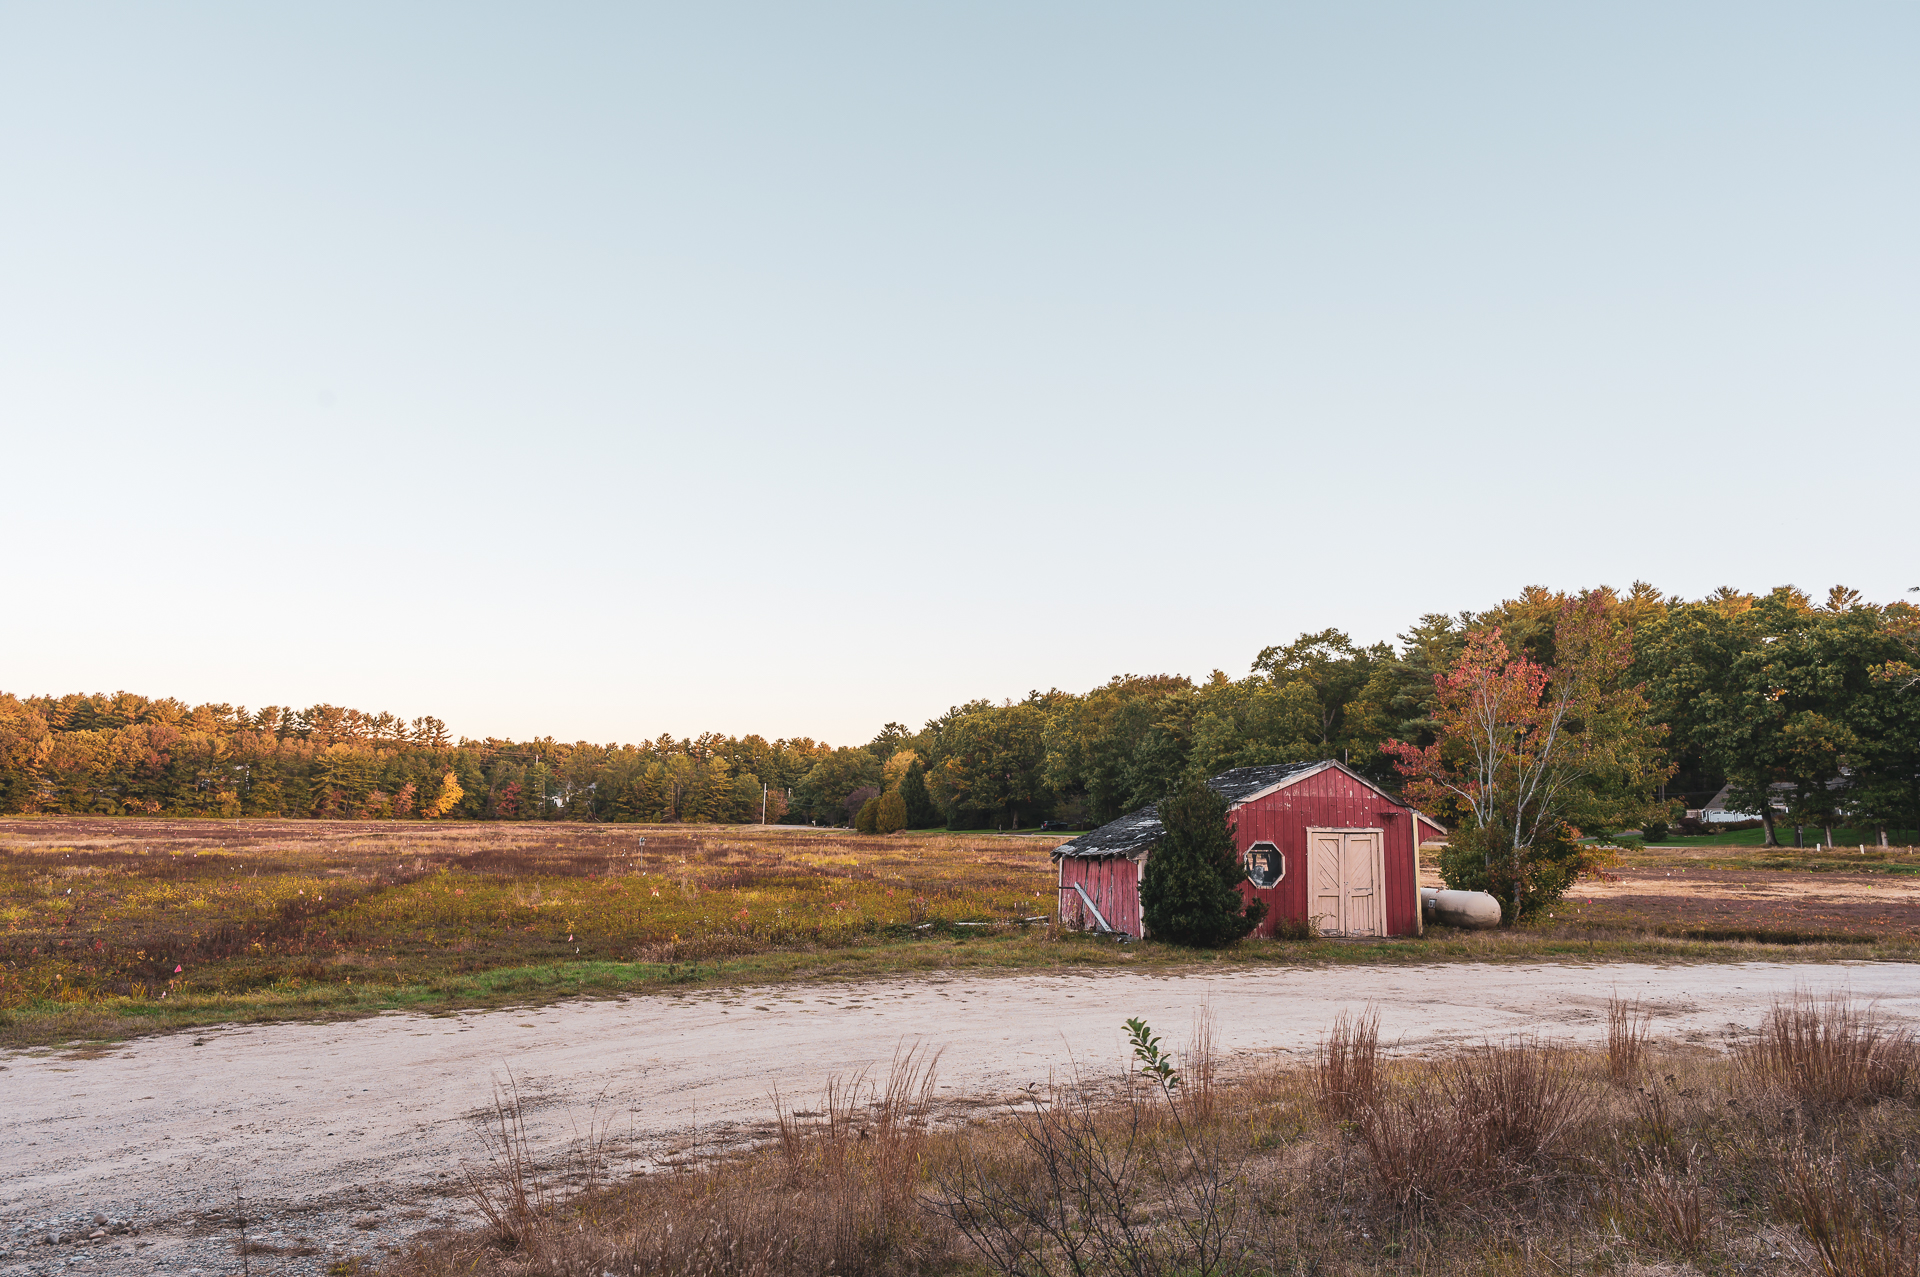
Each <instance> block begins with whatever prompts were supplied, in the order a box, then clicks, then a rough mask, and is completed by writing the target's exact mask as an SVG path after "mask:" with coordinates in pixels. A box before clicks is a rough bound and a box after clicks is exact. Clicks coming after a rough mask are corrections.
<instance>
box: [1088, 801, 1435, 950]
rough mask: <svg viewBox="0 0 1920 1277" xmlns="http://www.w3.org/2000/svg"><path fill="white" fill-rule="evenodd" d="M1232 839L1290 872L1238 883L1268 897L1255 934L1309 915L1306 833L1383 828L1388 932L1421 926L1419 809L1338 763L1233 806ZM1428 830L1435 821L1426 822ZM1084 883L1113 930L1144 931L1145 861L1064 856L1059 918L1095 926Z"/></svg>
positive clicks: (1404, 932)
mask: <svg viewBox="0 0 1920 1277" xmlns="http://www.w3.org/2000/svg"><path fill="white" fill-rule="evenodd" d="M1229 819H1231V820H1232V821H1233V822H1234V841H1235V842H1236V843H1237V844H1238V845H1239V847H1240V850H1241V851H1242V852H1243V853H1244V852H1245V851H1246V850H1247V848H1249V847H1251V846H1253V844H1254V843H1256V842H1270V843H1273V844H1274V845H1275V846H1277V847H1279V848H1280V852H1281V855H1282V856H1283V857H1284V858H1285V860H1286V865H1287V872H1286V875H1285V876H1284V877H1283V878H1281V880H1280V881H1279V882H1277V883H1275V884H1274V885H1273V886H1272V887H1268V888H1264V889H1262V888H1258V887H1255V886H1254V885H1253V884H1252V883H1250V882H1244V881H1243V882H1242V883H1241V884H1240V891H1241V894H1243V895H1245V896H1247V897H1249V898H1253V897H1258V898H1259V899H1262V900H1265V901H1266V902H1267V918H1266V920H1265V921H1264V922H1262V923H1261V925H1260V930H1259V932H1258V933H1257V934H1259V935H1264V936H1270V935H1272V934H1273V933H1274V928H1275V924H1277V923H1279V922H1281V921H1289V922H1294V923H1304V922H1305V921H1306V920H1307V830H1308V829H1378V830H1381V831H1382V832H1383V837H1382V839H1381V850H1382V852H1383V859H1384V860H1385V862H1386V864H1385V868H1386V881H1385V882H1384V883H1383V884H1381V885H1382V889H1383V890H1384V892H1385V894H1386V919H1387V934H1388V935H1390V936H1410V935H1415V934H1418V932H1419V930H1420V917H1419V912H1418V909H1419V906H1418V901H1417V897H1416V893H1415V886H1414V885H1415V883H1416V882H1417V881H1418V878H1417V876H1416V874H1415V864H1416V860H1415V844H1414V821H1415V817H1414V813H1413V812H1412V811H1411V810H1410V809H1408V808H1406V807H1402V806H1400V805H1399V804H1398V803H1395V802H1394V801H1393V800H1392V799H1390V798H1388V797H1386V795H1384V794H1382V793H1380V792H1379V791H1378V790H1376V789H1374V788H1372V787H1371V786H1369V785H1367V784H1366V783H1364V782H1363V781H1360V780H1358V779H1356V778H1354V777H1353V776H1350V775H1348V774H1347V773H1346V772H1344V771H1342V770H1340V769H1339V768H1338V767H1337V766H1336V767H1328V768H1326V769H1324V770H1322V771H1319V772H1315V773H1314V774H1312V775H1310V776H1306V777H1303V778H1301V779H1300V780H1297V781H1295V782H1294V783H1292V784H1291V785H1287V786H1286V787H1284V788H1282V789H1277V790H1275V791H1274V792H1272V793H1270V794H1267V795H1265V796H1263V797H1260V798H1256V799H1254V800H1252V801H1251V802H1247V803H1243V804H1241V805H1240V806H1238V807H1236V808H1234V809H1233V812H1232V814H1231V816H1230V817H1229ZM1422 823H1424V824H1426V825H1427V826H1428V827H1429V828H1430V829H1437V826H1434V825H1433V824H1432V822H1431V821H1425V820H1424V818H1423V819H1422ZM1076 883H1077V884H1078V885H1080V886H1082V887H1084V888H1086V892H1087V894H1088V895H1089V896H1091V897H1092V898H1093V903H1094V904H1095V905H1096V906H1097V907H1098V908H1099V910H1100V913H1101V914H1102V916H1104V917H1105V918H1106V920H1107V923H1108V925H1109V926H1111V927H1113V928H1114V930H1116V931H1124V932H1126V933H1128V934H1129V935H1135V936H1137V935H1139V934H1141V927H1140V866H1139V865H1138V864H1137V863H1135V862H1134V861H1131V860H1129V859H1127V858H1126V857H1125V856H1063V857H1061V859H1060V919H1061V921H1063V922H1065V923H1067V924H1069V925H1074V924H1078V925H1081V926H1087V927H1091V926H1093V925H1094V921H1093V919H1092V918H1091V917H1088V916H1086V907H1085V905H1084V904H1082V902H1081V900H1080V895H1079V893H1078V892H1076V891H1075V890H1074V889H1073V888H1074V885H1075V884H1076Z"/></svg>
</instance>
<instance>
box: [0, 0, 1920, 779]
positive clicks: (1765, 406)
mask: <svg viewBox="0 0 1920 1277" xmlns="http://www.w3.org/2000/svg"><path fill="white" fill-rule="evenodd" d="M1916 66H1920V9H1916V8H1915V7H1914V6H1913V5H1911V4H1885V5H1860V4H1838V5H1828V6H1817V7H1816V6H1791V7H1789V6H1784V5H1754V4H1738V5H1736V4H1696V5H1683V6H1676V5H1665V4H1663V5H1654V4H1627V5H1621V4H1609V5H1585V6H1545V5H1537V4H1518V3H1514V4H1465V3H1463V4H1457V5H1450V6H1437V5H1410V4H1401V5H1348V4H1315V5H1300V4H1294V5H1284V4H1281V5H1275V4H1260V5H1251V4H1248V5H1226V4H1219V5H1198V6H1196V5H1178V6H1176V5H1162V6H1146V5H1128V4H1122V5H1113V4H1075V5H1068V4H1053V5H1037V6H1036V5H1011V4H975V5H952V6H928V5H919V6H908V5H878V4H873V5H812V6H798V5H771V4H767V5H744V4H722V5H697V6H692V5H676V6H637V5H610V4H609V5H588V4H568V5H549V6H537V7H536V6H509V5H501V4H475V3H460V4H450V3H448V4H425V3H416V4H407V5H372V4H364V3H362V4H333V5H325V6H321V5H306V6H297V5H273V6H259V5H242V4H237V3H235V4H224V5H209V4H193V3H185V4H178V5H168V6H152V5H108V4H72V5H64V4H63V5H56V4H50V3H34V4H20V3H0V431H3V432H4V440H5V455H6V457H7V461H8V464H7V465H6V467H5V474H6V479H7V482H6V485H5V502H6V512H7V524H8V526H9V528H10V531H11V533H12V536H11V538H10V540H11V545H10V547H9V552H8V553H7V554H6V556H5V562H4V567H3V568H0V580H4V582H5V584H6V590H5V598H6V609H5V614H4V616H5V623H4V624H3V625H0V690H7V691H13V692H18V693H29V692H36V693H37V692H66V691H111V690H115V689H119V688H125V689H129V690H133V691H139V692H143V693H146V694H148V695H156V696H159V695H171V696H177V697H180V698H182V699H184V700H188V701H193V702H199V701H207V700H219V701H227V702H239V703H245V704H248V705H253V706H258V705H261V704H268V703H274V704H292V705H296V706H301V705H307V704H311V703H314V702H317V701H330V702H332V703H335V704H341V705H352V706H355V707H358V708H362V709H366V710H382V709H385V710H390V711H392V712H394V713H398V714H402V715H405V716H408V717H414V716H417V715H420V714H435V715H438V716H439V717H441V718H443V719H445V720H446V721H447V722H448V723H449V725H450V726H451V727H452V729H453V730H454V731H456V732H460V733H465V734H469V735H474V736H480V735H487V734H493V735H510V736H520V737H525V736H532V735H546V734H552V735H556V736H559V737H561V738H562V739H591V740H600V741H605V740H636V739H640V738H643V737H651V736H654V735H657V734H658V733H660V732H663V731H665V732H672V733H674V734H676V735H685V734H689V733H693V732H698V731H701V730H718V731H723V732H749V731H757V732H760V733H762V734H763V735H766V736H768V737H774V736H781V735H810V736H814V737H824V738H826V739H829V740H832V741H834V742H835V743H858V742H860V741H864V740H866V739H867V738H868V737H870V736H871V735H872V734H873V733H874V732H875V731H876V730H877V729H878V728H879V727H880V726H881V724H882V723H884V722H886V721H887V720H889V719H896V720H900V721H903V722H907V723H909V724H912V725H915V726H917V725H918V724H919V723H920V722H921V721H923V720H924V719H926V718H928V717H930V716H932V715H935V714H938V713H940V712H941V711H943V710H944V709H946V708H947V707H948V706H949V705H952V704H955V703H958V702H960V701H964V700H967V699H970V698H973V697H979V696H985V697H990V698H993V699H995V700H998V699H1000V698H1002V697H1015V698H1018V697H1019V696H1021V695H1023V694H1025V693H1026V692H1027V691H1028V690H1030V689H1033V688H1046V687H1050V686H1059V687H1063V688H1068V689H1073V690H1084V689H1086V688H1088V687H1090V686H1093V685H1095V684H1097V683H1099V682H1103V681H1105V679H1106V678H1108V677H1109V676H1110V675H1113V674H1117V673H1123V672H1135V673H1149V672H1160V671H1170V672H1181V673H1187V674H1191V675H1194V676H1196V677H1199V676H1204V675H1205V674H1206V673H1207V672H1208V671H1210V670H1212V669H1214V668H1216V667H1218V668H1222V669H1225V670H1227V671H1228V672H1229V673H1232V674H1235V675H1238V674H1241V673H1243V672H1245V670H1246V669H1247V666H1248V663H1249V662H1250V661H1251V660H1252V658H1253V656H1254V654H1255V653H1256V652H1257V651H1258V650H1259V649H1260V647H1261V646H1263V645H1265V644H1268V643H1279V642H1285V641H1288V640H1289V639H1291V638H1293V637H1294V636H1295V635H1297V634H1298V633H1300V632H1301V631H1305V630H1317V629H1321V628H1323V627H1326V626H1329V625H1332V626H1339V627H1341V628H1343V629H1345V630H1347V631H1348V632H1349V633H1351V634H1352V635H1353V636H1354V638H1355V639H1356V640H1360V641H1369V642H1370V641H1375V640H1379V639H1391V638H1392V637H1393V635H1394V634H1395V633H1396V632H1398V631H1401V630H1403V629H1405V628H1406V626H1407V625H1408V624H1409V623H1410V622H1412V621H1413V620H1415V619H1416V618H1417V617H1418V616H1420V615H1421V614H1422V613H1427V612H1453V611H1457V610H1459V609H1461V608H1484V607H1487V606H1490V605H1492V604H1494V603H1496V602H1497V601H1499V600H1500V599H1501V598H1504V597H1510V596H1512V595H1513V594H1515V593H1516V592H1518V591H1519V590H1520V589H1521V588H1523V587H1524V586H1526V585H1528V584H1533V583H1538V584H1544V585H1549V586H1553V587H1556V588H1577V587H1580V586H1585V585H1593V584H1600V583H1607V584H1612V585H1615V586H1618V587H1625V586H1627V585H1628V584H1630V583H1631V582H1632V581H1633V580H1635V579H1636V578H1638V579H1645V580H1649V581H1652V582H1653V583H1655V584H1656V585H1658V586H1660V587H1661V588H1663V589H1665V590H1668V591H1674V592H1679V593H1682V594H1686V595H1689V596H1697V595H1700V594H1703V593H1705V592H1707V591H1709V590H1711V589H1713V588H1714V587H1716V586H1719V585H1723V584H1724V585H1733V586H1737V587H1740V588H1744V589H1754V590H1764V589H1766V588H1769V587H1771V586H1774V585H1779V584H1789V583H1791V584H1795V585H1799V586H1801V587H1802V588H1805V589H1807V590H1809V591H1811V592H1814V593H1816V594H1824V592H1825V590H1826V589H1827V587H1828V586H1830V585H1832V584H1834V583H1845V584H1847V585H1851V586H1854V587H1856V588H1858V589H1861V590H1863V591H1864V592H1865V593H1866V594H1867V596H1868V597H1869V598H1871V599H1874V600H1875V601H1888V600H1891V599H1893V598H1896V597H1901V596H1902V595H1903V593H1904V591H1905V590H1906V588H1907V587H1909V586H1913V585H1920V561H1916V555H1915V554H1914V548H1915V544H1916V540H1917V539H1920V538H1916V536H1915V534H1914V531H1913V524H1914V517H1913V516H1914V511H1915V494H1916V488H1917V485H1920V474H1916V467H1915V464H1914V463H1915V460H1916V455H1917V454H1920V445H1917V444H1916V438H1920V236H1917V235H1916V233H1915V229H1916V227H1917V226H1920V199H1916V195H1920V165H1916V162H1915V159H1916V155H1920V76H1916V75H1915V73H1914V68H1915V67H1916Z"/></svg>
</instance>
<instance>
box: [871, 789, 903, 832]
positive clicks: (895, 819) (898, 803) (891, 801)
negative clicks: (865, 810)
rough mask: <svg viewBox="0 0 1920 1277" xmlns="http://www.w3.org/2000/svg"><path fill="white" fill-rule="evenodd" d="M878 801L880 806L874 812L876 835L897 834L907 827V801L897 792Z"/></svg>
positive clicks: (882, 796) (874, 830) (883, 795)
mask: <svg viewBox="0 0 1920 1277" xmlns="http://www.w3.org/2000/svg"><path fill="white" fill-rule="evenodd" d="M876 801H878V803H879V804H880V805H879V806H878V807H876V808H874V812H873V832H874V833H876V834H896V833H899V832H900V831H901V830H902V829H905V828H906V827H907V800H906V799H904V798H902V797H901V796H900V794H899V792H898V791H897V790H896V791H895V792H893V793H891V794H882V795H880V797H879V799H877V800H876Z"/></svg>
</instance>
